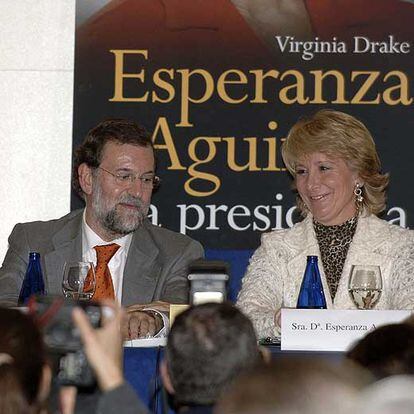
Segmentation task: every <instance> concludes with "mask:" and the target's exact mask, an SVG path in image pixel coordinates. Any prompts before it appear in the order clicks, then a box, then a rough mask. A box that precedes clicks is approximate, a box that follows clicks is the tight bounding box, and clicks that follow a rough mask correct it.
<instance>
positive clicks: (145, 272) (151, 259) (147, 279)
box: [122, 221, 162, 306]
mask: <svg viewBox="0 0 414 414" xmlns="http://www.w3.org/2000/svg"><path fill="white" fill-rule="evenodd" d="M148 226H149V224H148V223H147V222H146V221H145V222H144V223H143V225H142V226H140V228H139V229H138V230H137V231H136V232H135V233H134V235H133V237H132V241H131V246H130V248H129V251H128V257H127V262H126V265H125V270H124V278H123V286H122V304H123V305H124V306H128V305H132V304H136V303H142V304H144V303H150V302H152V301H153V297H154V293H155V290H156V287H157V284H158V279H159V277H160V273H161V270H162V268H161V265H160V264H159V262H158V261H157V260H156V259H157V257H158V254H159V249H158V247H157V245H156V244H155V242H154V239H153V238H152V236H151V233H150V231H149V229H148Z"/></svg>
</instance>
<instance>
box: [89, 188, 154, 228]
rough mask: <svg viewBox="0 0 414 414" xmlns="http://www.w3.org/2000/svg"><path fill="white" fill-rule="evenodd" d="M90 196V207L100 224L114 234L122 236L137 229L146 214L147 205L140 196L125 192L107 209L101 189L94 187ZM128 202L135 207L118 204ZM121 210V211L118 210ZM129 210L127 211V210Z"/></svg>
mask: <svg viewBox="0 0 414 414" xmlns="http://www.w3.org/2000/svg"><path fill="white" fill-rule="evenodd" d="M94 193H95V194H94V196H93V198H92V209H93V211H94V212H95V215H96V218H97V219H98V221H99V223H100V225H101V226H102V227H103V228H104V229H105V230H106V231H108V232H110V233H111V234H113V235H115V236H118V235H120V236H124V235H126V234H129V233H132V232H134V231H135V230H137V229H138V227H139V226H140V225H141V224H142V222H143V221H144V219H145V218H146V216H147V213H148V208H149V206H148V205H147V204H145V203H144V202H143V201H142V200H141V198H139V197H134V196H131V195H130V194H125V195H124V196H123V197H121V198H120V199H119V200H118V202H117V203H116V204H115V206H114V207H112V208H111V209H109V210H108V209H107V208H106V206H105V202H104V201H103V200H102V191H101V189H100V188H96V191H95V192H94ZM123 203H125V204H129V205H132V206H135V207H136V209H132V208H131V209H127V208H125V207H121V206H120V205H119V204H123ZM120 209H121V210H123V211H120ZM128 210H129V211H128Z"/></svg>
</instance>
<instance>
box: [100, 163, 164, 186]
mask: <svg viewBox="0 0 414 414" xmlns="http://www.w3.org/2000/svg"><path fill="white" fill-rule="evenodd" d="M98 168H99V169H100V170H102V171H105V172H106V173H108V174H110V175H112V177H114V179H115V182H116V183H117V184H118V185H124V186H125V185H130V184H133V183H134V182H135V181H137V180H140V181H141V185H142V187H143V188H146V189H156V188H158V186H159V185H160V181H161V179H160V177H158V176H156V175H154V174H144V175H138V174H134V173H130V172H121V173H118V174H115V173H113V172H111V171H108V170H106V169H105V168H102V167H98Z"/></svg>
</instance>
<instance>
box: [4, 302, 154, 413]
mask: <svg viewBox="0 0 414 414" xmlns="http://www.w3.org/2000/svg"><path fill="white" fill-rule="evenodd" d="M103 305H104V306H107V307H110V308H111V309H112V315H111V316H106V317H105V316H103V320H102V327H101V328H98V329H93V328H92V326H91V325H90V323H89V320H88V317H87V316H86V314H85V313H84V311H83V310H82V309H80V308H75V309H74V311H73V318H74V322H75V323H76V325H77V327H78V328H79V330H80V333H81V337H82V340H83V343H84V350H85V354H86V356H87V359H88V362H89V364H90V365H91V367H92V369H93V371H94V373H95V376H96V379H97V382H98V385H99V389H100V391H101V393H100V394H99V397H97V404H96V406H95V407H94V408H93V411H89V412H96V413H99V414H106V413H108V414H109V413H113V412H114V411H116V412H117V413H120V414H140V413H143V414H144V413H147V412H148V411H147V409H146V408H145V407H144V406H143V405H142V403H141V402H140V401H139V399H138V398H137V396H136V394H135V391H134V390H133V389H132V388H131V387H130V386H129V385H128V384H127V383H126V382H125V379H124V377H123V369H122V366H123V365H122V364H123V359H122V350H123V348H122V344H123V341H122V333H121V324H122V319H123V317H124V311H123V310H121V308H119V307H118V306H117V305H116V304H115V303H113V302H111V301H104V302H103ZM0 332H1V334H0V393H1V397H0V413H1V414H38V413H39V414H40V413H46V412H48V408H47V407H48V398H49V393H50V391H51V381H52V370H51V368H50V365H49V363H48V355H47V351H46V346H45V344H44V341H43V338H42V332H41V330H40V329H39V327H38V326H37V323H36V319H33V318H32V317H31V316H30V315H26V314H24V313H22V312H21V311H19V310H16V309H9V308H2V307H0ZM53 391H56V392H59V393H60V407H59V412H61V413H62V414H72V413H73V412H74V411H75V408H76V397H77V395H76V388H75V387H61V388H60V389H59V390H53ZM53 391H52V392H53ZM80 409H81V411H82V407H80Z"/></svg>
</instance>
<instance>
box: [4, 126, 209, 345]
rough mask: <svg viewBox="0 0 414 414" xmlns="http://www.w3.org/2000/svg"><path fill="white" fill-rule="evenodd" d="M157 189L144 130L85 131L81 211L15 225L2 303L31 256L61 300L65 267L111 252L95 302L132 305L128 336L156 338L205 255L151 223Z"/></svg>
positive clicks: (14, 296) (80, 153)
mask: <svg viewBox="0 0 414 414" xmlns="http://www.w3.org/2000/svg"><path fill="white" fill-rule="evenodd" d="M157 184H158V177H156V175H155V158H154V149H153V146H152V142H151V139H150V137H149V135H148V134H147V132H146V131H145V130H144V129H143V128H141V127H140V126H139V125H137V124H136V123H134V122H131V121H127V120H122V119H113V120H107V121H103V122H101V123H100V124H99V125H98V126H96V127H95V128H93V129H92V130H91V131H89V133H88V134H87V136H86V138H85V141H84V142H83V144H82V145H81V146H80V147H79V148H78V150H77V151H76V154H75V164H74V186H75V188H76V189H77V190H78V191H79V193H80V194H81V196H82V197H83V198H84V200H85V203H86V208H85V209H81V210H77V211H73V212H71V213H69V214H68V215H66V216H64V217H61V218H59V219H57V220H51V221H46V222H40V221H37V222H32V223H24V224H18V225H16V226H15V228H14V229H13V231H12V234H11V235H10V237H9V249H8V251H7V254H6V257H5V259H4V262H3V265H2V268H1V269H0V303H2V304H8V305H13V306H15V305H16V304H17V300H18V296H19V291H20V288H21V284H22V281H23V278H24V274H25V271H26V268H27V263H28V257H29V252H32V251H35V252H39V253H40V256H41V260H42V262H41V264H42V269H43V276H44V279H45V285H46V290H47V292H48V294H61V293H62V288H61V283H62V274H63V268H64V264H65V262H69V261H91V262H93V263H95V264H96V263H98V267H99V263H100V262H101V260H103V259H101V258H102V257H103V256H105V255H107V253H105V252H104V253H103V254H101V253H100V250H107V248H108V247H109V249H112V250H111V254H110V258H109V259H108V258H107V259H108V260H106V261H105V263H104V265H103V266H104V268H105V269H104V270H103V273H104V277H105V278H106V279H105V280H103V282H100V281H99V280H98V275H97V288H96V292H95V295H94V299H102V298H112V299H113V298H114V299H117V300H118V301H119V302H120V303H122V304H123V305H125V306H129V316H130V317H129V323H128V324H127V326H126V331H127V332H129V334H130V337H141V336H145V335H147V334H148V333H149V334H152V335H153V334H156V333H157V332H158V331H159V330H160V328H161V327H162V325H163V321H164V324H165V322H166V320H165V318H162V314H161V313H159V312H158V310H165V309H166V308H167V303H186V302H187V301H188V282H187V267H188V264H189V263H190V262H192V261H193V260H195V259H197V258H200V257H202V256H203V249H202V247H201V245H200V244H199V243H198V242H195V241H194V240H192V239H190V238H189V237H187V236H184V235H181V234H178V233H174V232H172V231H169V230H166V229H162V228H160V227H158V226H154V225H152V224H151V223H150V222H149V221H148V219H147V212H148V209H149V205H150V200H151V195H152V190H153V188H154V187H155V186H156V185H157ZM100 254H101V258H100ZM98 267H97V269H98ZM97 273H98V270H97ZM154 302H157V303H154ZM148 308H149V309H148Z"/></svg>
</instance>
